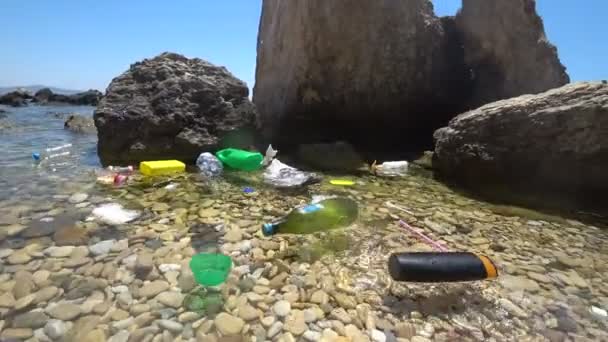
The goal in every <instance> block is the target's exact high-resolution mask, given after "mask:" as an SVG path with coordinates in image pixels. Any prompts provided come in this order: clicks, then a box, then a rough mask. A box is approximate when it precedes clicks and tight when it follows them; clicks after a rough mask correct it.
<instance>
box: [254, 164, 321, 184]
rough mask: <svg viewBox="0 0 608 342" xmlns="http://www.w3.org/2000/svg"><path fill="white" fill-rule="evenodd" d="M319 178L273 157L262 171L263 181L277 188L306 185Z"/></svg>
mask: <svg viewBox="0 0 608 342" xmlns="http://www.w3.org/2000/svg"><path fill="white" fill-rule="evenodd" d="M318 180H319V176H317V174H315V173H312V172H304V171H300V170H298V169H296V168H294V167H291V166H289V165H286V164H283V163H281V161H279V160H278V159H274V160H273V161H272V163H271V164H270V166H268V168H266V170H265V171H264V182H265V183H267V184H270V185H272V186H275V187H277V188H291V187H297V186H302V185H307V184H310V183H313V182H316V181H318Z"/></svg>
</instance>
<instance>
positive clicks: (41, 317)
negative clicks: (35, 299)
mask: <svg viewBox="0 0 608 342" xmlns="http://www.w3.org/2000/svg"><path fill="white" fill-rule="evenodd" d="M48 320H49V316H47V315H46V314H45V313H44V312H41V311H31V312H26V313H23V314H20V315H17V316H15V318H13V328H31V329H38V328H42V327H43V326H44V325H45V324H46V323H47V322H48Z"/></svg>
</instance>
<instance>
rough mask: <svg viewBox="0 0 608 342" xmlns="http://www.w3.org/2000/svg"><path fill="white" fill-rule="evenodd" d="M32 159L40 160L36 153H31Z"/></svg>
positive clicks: (38, 154)
mask: <svg viewBox="0 0 608 342" xmlns="http://www.w3.org/2000/svg"><path fill="white" fill-rule="evenodd" d="M32 158H34V160H36V161H37V160H40V153H38V152H34V153H32Z"/></svg>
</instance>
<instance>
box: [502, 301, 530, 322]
mask: <svg viewBox="0 0 608 342" xmlns="http://www.w3.org/2000/svg"><path fill="white" fill-rule="evenodd" d="M498 303H499V304H500V305H501V306H502V307H503V308H504V309H505V310H507V312H508V313H510V314H511V315H513V316H515V317H519V318H527V317H528V313H527V312H526V311H524V310H523V309H522V308H520V307H519V306H517V305H515V304H514V303H513V302H511V301H510V300H508V299H506V298H500V299H499V300H498Z"/></svg>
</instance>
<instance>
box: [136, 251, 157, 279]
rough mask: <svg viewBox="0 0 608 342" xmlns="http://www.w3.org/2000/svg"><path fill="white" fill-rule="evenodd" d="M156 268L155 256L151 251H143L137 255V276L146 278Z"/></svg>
mask: <svg viewBox="0 0 608 342" xmlns="http://www.w3.org/2000/svg"><path fill="white" fill-rule="evenodd" d="M152 269H154V256H153V255H152V254H150V253H142V254H140V255H138V256H137V261H136V262H135V268H134V272H135V275H136V276H137V278H139V279H145V278H146V277H147V276H148V274H150V272H152Z"/></svg>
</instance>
